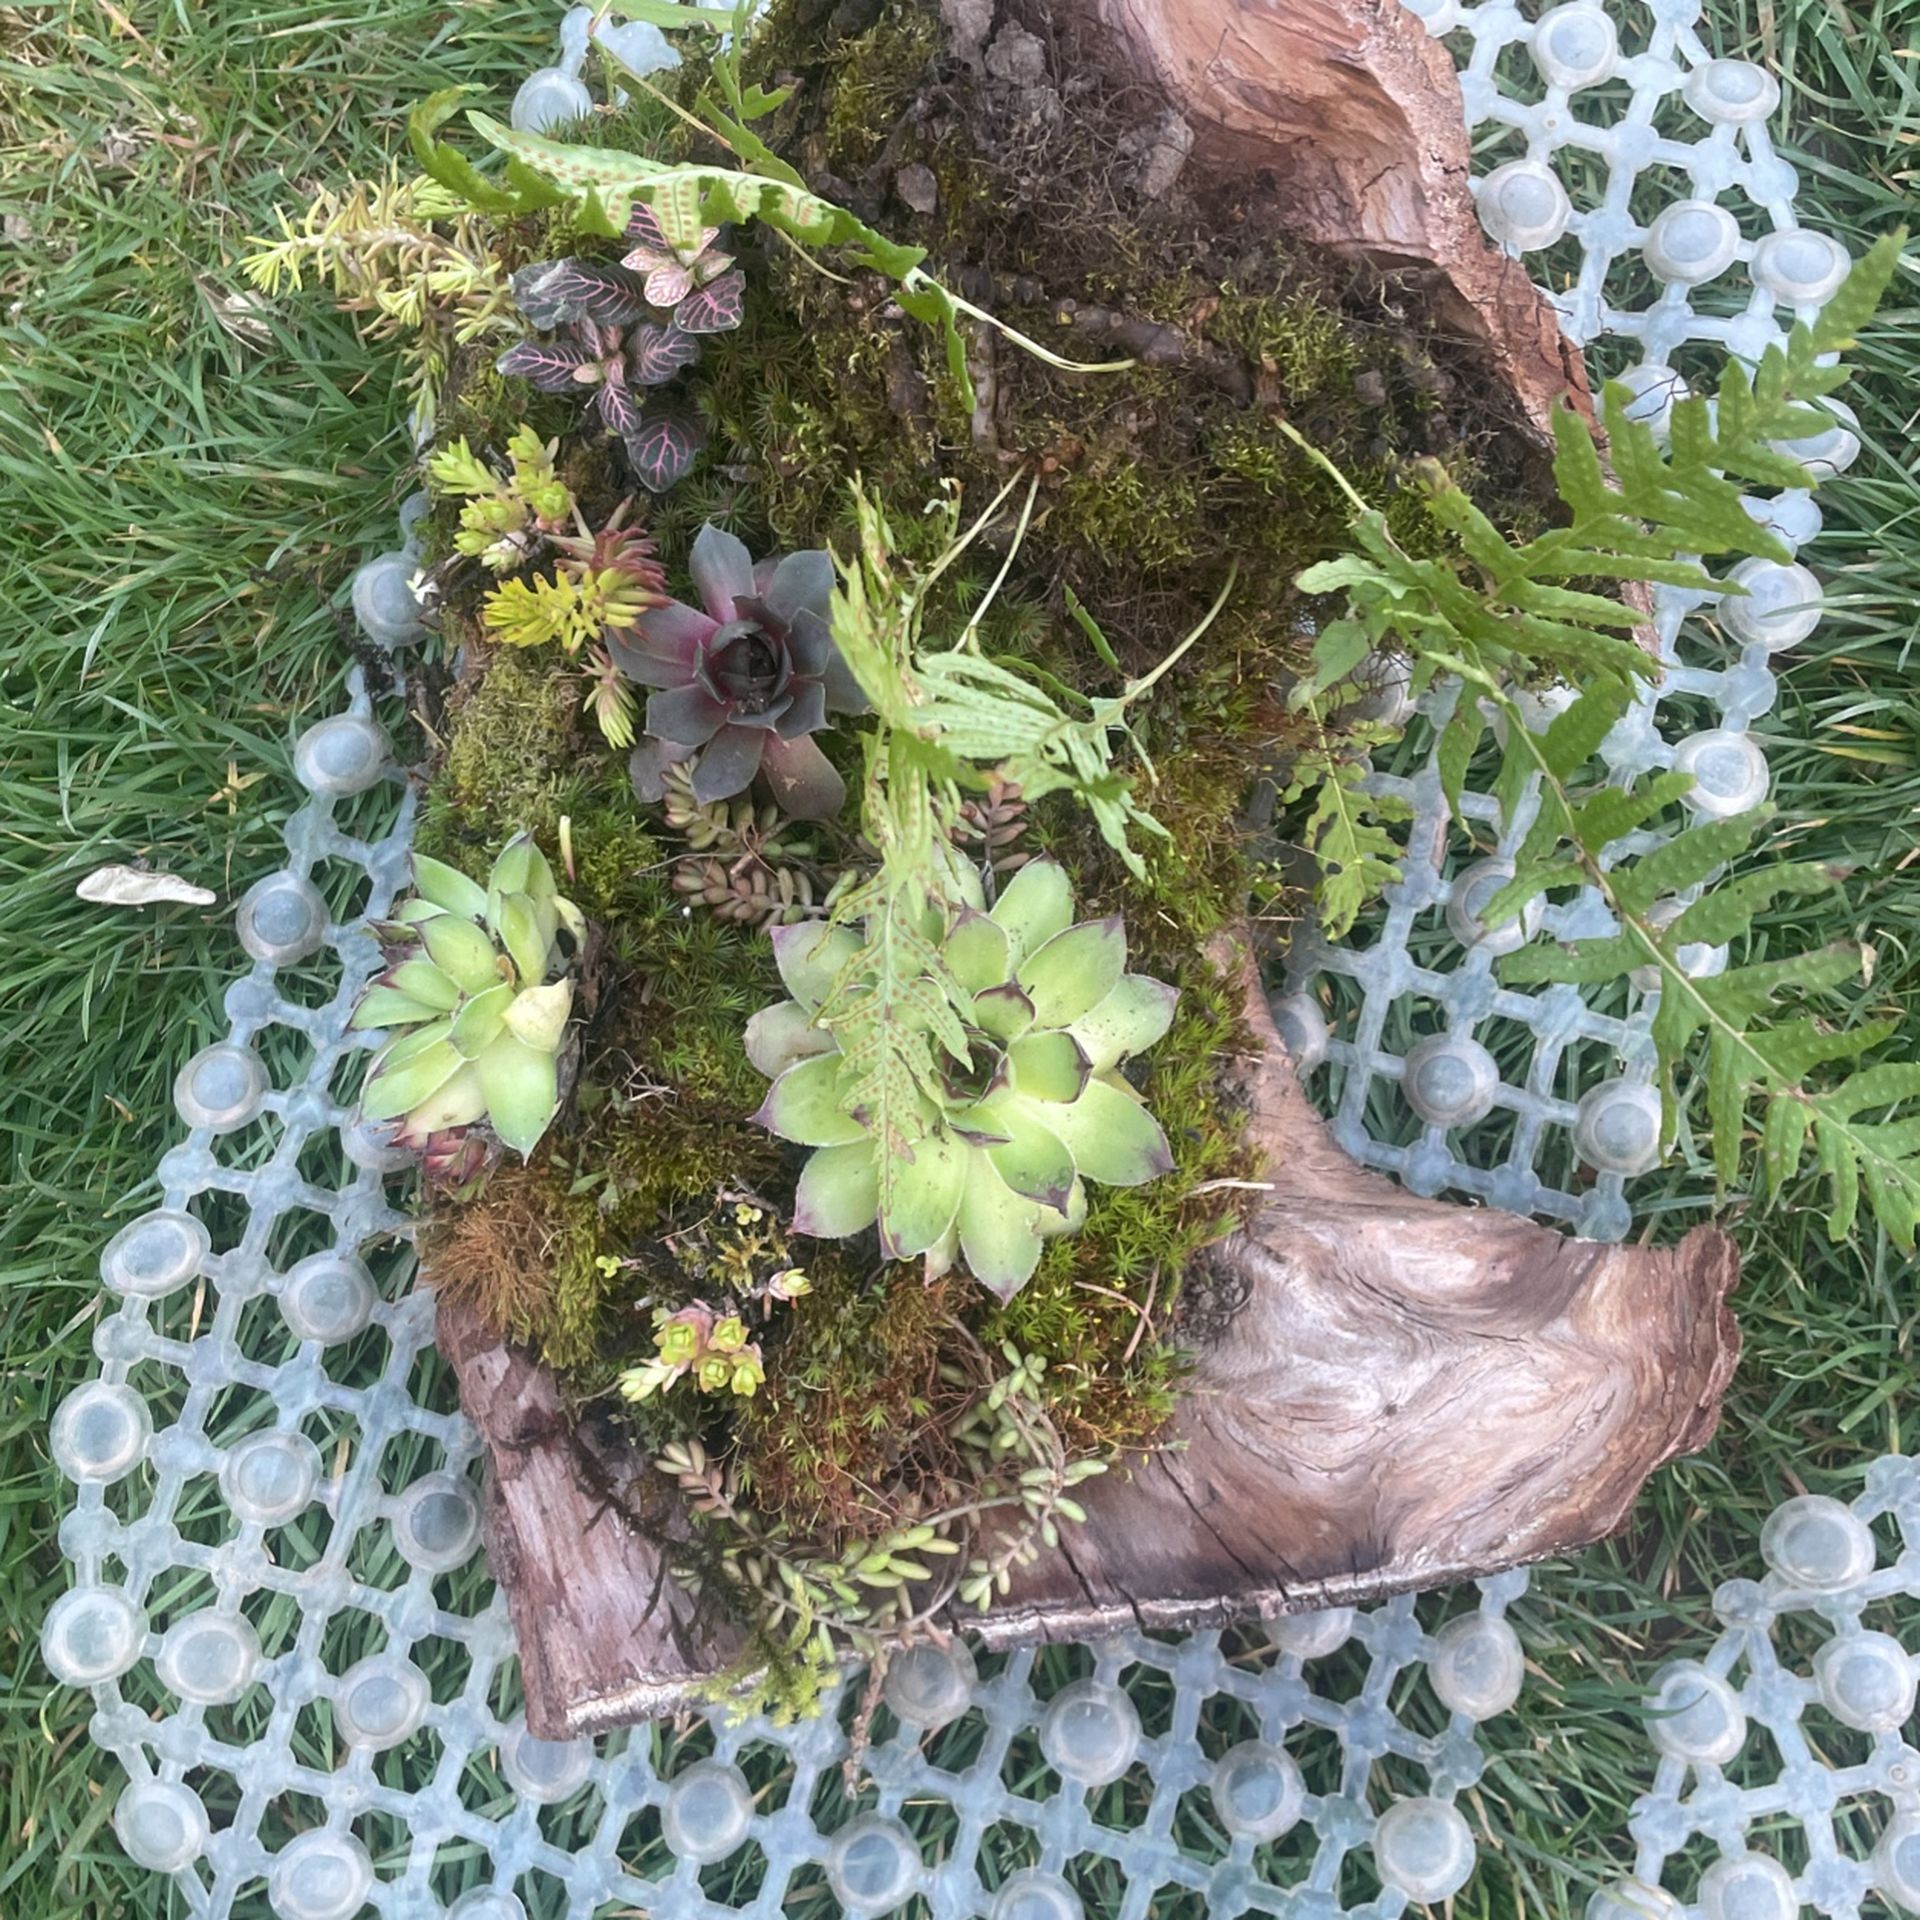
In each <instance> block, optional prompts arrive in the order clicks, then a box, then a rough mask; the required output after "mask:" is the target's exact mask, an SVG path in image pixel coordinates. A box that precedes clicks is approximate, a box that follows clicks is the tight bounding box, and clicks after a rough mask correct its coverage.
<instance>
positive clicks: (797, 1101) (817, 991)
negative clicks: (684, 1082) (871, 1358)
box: [747, 860, 1178, 1299]
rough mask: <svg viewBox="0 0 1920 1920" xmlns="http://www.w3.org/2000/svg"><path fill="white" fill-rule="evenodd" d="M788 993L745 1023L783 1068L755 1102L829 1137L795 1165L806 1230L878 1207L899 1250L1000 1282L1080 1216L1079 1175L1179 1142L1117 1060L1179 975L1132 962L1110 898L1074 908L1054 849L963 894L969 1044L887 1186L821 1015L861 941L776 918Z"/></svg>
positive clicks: (1011, 1289)
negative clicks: (980, 890)
mask: <svg viewBox="0 0 1920 1920" xmlns="http://www.w3.org/2000/svg"><path fill="white" fill-rule="evenodd" d="M773 940H774V949H775V956H776V959H777V961H778V963H779V967H780V977H781V979H782V980H783V981H784V982H785V983H786V987H787V991H788V992H789V993H790V994H792V996H793V998H792V999H790V1000H784V1001H781V1002H780V1003H779V1004H778V1005H775V1006H771V1007H767V1008H764V1009H763V1010H762V1011H761V1012H759V1013H757V1014H755V1015H754V1016H753V1018H752V1019H751V1020H750V1021H749V1022H748V1023H747V1053H748V1055H749V1057H750V1058H751V1059H752V1061H753V1063H754V1065H755V1066H757V1067H758V1068H759V1069H760V1071H761V1072H762V1073H764V1074H766V1075H767V1076H768V1077H769V1078H770V1079H772V1081H773V1086H772V1088H771V1090H770V1091H769V1092H768V1095H767V1099H766V1102H765V1104H764V1105H763V1106H762V1107H761V1109H760V1111H759V1113H758V1114H757V1115H756V1116H755V1118H756V1119H757V1120H758V1121H759V1122H760V1124H761V1125H763V1126H765V1127H767V1128H769V1129H770V1130H771V1131H772V1132H774V1133H777V1134H779V1135H780V1136H781V1137H782V1138H783V1139H787V1140H792V1141H795V1142H797V1143H798V1144H799V1145H801V1146H807V1147H813V1148H815V1149H817V1151H816V1152H815V1153H814V1154H813V1155H812V1157H811V1158H810V1159H809V1160H808V1161H807V1164H806V1167H805V1169H804V1171H803V1172H802V1173H801V1176H800V1184H799V1190H798V1194H797V1196H796V1200H795V1207H794V1221H793V1224H794V1230H795V1231H796V1232H798V1233H806V1234H813V1235H817V1236H820V1237H823V1238H840V1237H843V1236H845V1235H847V1234H853V1233H859V1232H861V1231H862V1230H863V1229H864V1228H867V1227H870V1226H873V1225H875V1224H876V1222H877V1223H878V1225H879V1228H880V1238H881V1244H882V1246H883V1248H884V1249H885V1251H886V1253H887V1255H888V1257H889V1258H891V1259H896V1260H906V1259H912V1258H914V1257H916V1256H919V1255H924V1256H925V1257H926V1262H927V1271H928V1274H929V1276H933V1275H938V1274H941V1273H944V1272H946V1271H947V1269H948V1268H949V1267H951V1266H952V1264H953V1262H954V1260H955V1258H956V1256H958V1257H961V1258H963V1259H964V1260H965V1262H966V1265H967V1268H968V1270H969V1271H970V1272H971V1273H972V1274H973V1276H974V1277H975V1278H976V1279H977V1280H979V1281H980V1282H981V1283H982V1284H983V1285H985V1286H988V1287H990V1288H992V1289H993V1291H994V1292H995V1293H997V1294H999V1295H1000V1297H1001V1298H1002V1299H1010V1298H1011V1297H1012V1296H1013V1295H1014V1294H1015V1293H1017V1292H1018V1291H1019V1290H1020V1288H1021V1287H1022V1286H1024V1285H1025V1284H1026V1282H1027V1281H1028V1280H1029V1279H1030V1278H1031V1277H1032V1274H1033V1270H1034V1268H1035V1266H1036V1265H1037V1264H1038V1262H1039V1259H1040V1249H1041V1244H1042V1242H1043V1241H1044V1240H1046V1239H1047V1238H1049V1237H1050V1236H1052V1235H1054V1234H1059V1233H1071V1232H1073V1231H1074V1230H1075V1229H1076V1228H1077V1227H1079V1226H1080V1225H1081V1224H1082V1222H1083V1221H1084V1220H1085V1218H1086V1211H1087V1197H1086V1186H1085V1182H1086V1181H1088V1180H1095V1181H1099V1182H1101V1183H1102V1184H1104V1185H1107V1186H1115V1187H1132V1186H1139V1185H1142V1184H1143V1183H1144V1182H1146V1181H1148V1180H1152V1179H1154V1178H1155V1177H1156V1176H1158V1175H1160V1174H1163V1173H1166V1172H1168V1171H1169V1170H1170V1169H1171V1168H1172V1165H1173V1156H1172V1154H1171V1152H1170V1151H1169V1150H1168V1146H1167V1138H1166V1135H1165V1134H1164V1133H1163V1132H1162V1131H1161V1128H1160V1125H1159V1122H1158V1121H1156V1120H1155V1119H1154V1118H1153V1116H1152V1115H1151V1114H1150V1113H1149V1112H1148V1111H1147V1109H1146V1106H1145V1104H1144V1102H1143V1101H1142V1100H1141V1098H1140V1096H1139V1094H1137V1093H1136V1092H1135V1091H1134V1089H1133V1088H1132V1087H1131V1086H1130V1085H1129V1084H1128V1083H1127V1080H1126V1078H1125V1076H1124V1075H1123V1074H1122V1073H1121V1071H1120V1065H1121V1062H1122V1061H1124V1060H1125V1059H1126V1058H1127V1057H1128V1056H1129V1055H1131V1054H1135V1053H1138V1052H1140V1051H1142V1050H1143V1049H1144V1048H1147V1047H1150V1046H1152V1045H1153V1043H1154V1042H1155V1041H1156V1040H1158V1039H1160V1038H1161V1037H1162V1036H1163V1035H1164V1034H1165V1033H1166V1031H1167V1029H1168V1027H1169V1026H1170V1025H1171V1024H1172V1021H1173V1010H1174V1003H1175V1001H1176V999H1177V998H1178V994H1177V992H1176V990H1175V989H1174V988H1172V987H1170V986H1168V985H1166V984H1165V983H1164V982H1162V981H1159V980H1153V979H1150V978H1148V977H1147V976H1146V975H1144V974H1138V973H1129V972H1128V971H1127V940H1126V930H1125V927H1124V926H1123V924H1122V923H1121V921H1120V919H1119V917H1118V916H1117V915H1116V916H1114V917H1113V918H1111V919H1106V920H1086V921H1081V922H1079V923H1077V924H1076V923H1075V922H1074V918H1073V889H1072V887H1071V886H1070V885H1069V883H1068V880H1067V876H1066V874H1065V872H1064V871H1063V869H1062V868H1060V867H1059V866H1058V865H1057V864H1055V863H1054V862H1052V861H1050V860H1036V861H1033V862H1031V863H1030V864H1029V865H1027V866H1025V867H1023V868H1022V869H1021V870H1020V872H1019V873H1018V874H1016V875H1015V876H1014V878H1013V880H1012V881H1011V882H1010V883H1009V884H1008V886H1007V887H1006V889H1005V891H1004V892H1003V893H1002V894H1001V896H1000V898H999V900H998V901H997V902H996V904H995V905H994V907H993V909H992V910H991V911H990V912H985V913H983V912H979V911H977V910H975V909H973V908H962V909H960V911H959V912H958V913H957V914H956V915H955V917H954V918H953V920H952V922H951V924H950V926H949V927H948V930H947V933H946V937H945V940H944V943H943V946H942V957H943V959H944V960H945V962H946V965H947V967H948V968H949V969H950V970H951V972H952V974H953V976H954V978H955V979H956V980H957V981H958V982H959V984H960V986H961V987H962V988H963V989H964V990H965V992H966V994H967V996H968V997H969V999H970V1002H971V1017H970V1018H969V1019H968V1020H967V1023H966V1024H967V1028H968V1034H967V1038H968V1042H969V1048H970V1058H969V1059H968V1060H967V1061H965V1062H959V1061H951V1060H950V1061H947V1062H946V1063H945V1072H944V1077H943V1081H942V1084H941V1086H940V1087H939V1089H938V1092H937V1097H936V1098H933V1099H930V1100H929V1101H928V1102H927V1110H926V1112H925V1113H924V1114H923V1116H922V1117H923V1120H924V1122H925V1131H924V1134H923V1136H922V1137H921V1138H919V1139H918V1140H916V1141H915V1142H914V1143H913V1146H912V1150H911V1155H912V1157H911V1158H910V1159H908V1158H906V1157H905V1156H904V1155H903V1156H902V1159H901V1162H900V1164H898V1165H897V1166H896V1167H895V1168H894V1170H893V1192H892V1195H891V1197H890V1199H889V1202H888V1204H887V1206H886V1208H885V1209H884V1210H883V1209H882V1207H881V1203H880V1168H879V1161H878V1156H879V1154H880V1151H881V1146H880V1142H879V1141H878V1139H877V1138H876V1137H875V1135H874V1134H873V1133H872V1132H871V1131H870V1130H869V1129H868V1127H867V1125H866V1124H865V1122H864V1120H863V1117H862V1115H861V1114H860V1113H859V1112H857V1111H851V1110H849V1106H848V1102H847V1100H846V1098H845V1096H844V1070H845V1063H844V1061H843V1059H842V1057H841V1054H840V1051H839V1046H838V1043H837V1042H836V1041H835V1039H834V1037H833V1035H832V1034H831V1033H829V1032H827V1031H826V1030H825V1029H824V1028H822V1027H820V1026H818V1025H816V1024H815V1019H814V1016H815V1015H816V1013H817V1012H818V1011H819V1009H820V1007H821V1004H822V1002H823V1001H824V1000H825V999H826V997H827V995H828V993H829V991H830V990H831V988H832V986H833V984H834V982H835V980H836V979H837V978H838V976H839V974H840V972H841V970H842V969H843V968H844V967H845V966H846V964H847V962H848V960H849V959H851V958H852V957H853V955H854V954H855V953H856V952H857V951H858V950H859V941H858V940H857V938H856V937H855V935H854V934H853V933H852V932H850V931H849V930H848V929H846V928H844V927H830V926H826V925H822V924H819V923H814V924H809V925H804V926H797V927H781V928H776V929H775V930H774V934H773Z"/></svg>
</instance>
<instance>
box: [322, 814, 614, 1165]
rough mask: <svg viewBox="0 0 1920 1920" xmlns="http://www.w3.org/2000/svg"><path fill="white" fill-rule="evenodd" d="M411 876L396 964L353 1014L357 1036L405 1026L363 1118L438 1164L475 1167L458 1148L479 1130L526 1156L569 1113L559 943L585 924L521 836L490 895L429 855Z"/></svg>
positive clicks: (378, 1068)
mask: <svg viewBox="0 0 1920 1920" xmlns="http://www.w3.org/2000/svg"><path fill="white" fill-rule="evenodd" d="M413 867H414V883H415V885H416V886H417V888H418V889H419V891H418V892H417V893H416V894H415V896H414V897H413V898H412V899H410V900H408V901H406V902H404V903H403V904H402V905H401V906H400V908H399V909H398V910H397V911H396V912H395V914H394V917H393V925H394V931H395V933H396V935H397V936H398V937H397V939H396V942H395V948H396V951H395V954H394V960H393V964H392V965H391V966H390V967H389V968H388V969H387V971H386V972H385V973H384V974H382V975H381V976H380V977H379V978H378V979H377V980H375V981H374V982H373V983H372V984H371V985H370V986H369V987H368V989H367V991H366V993H365V994H364V995H363V996H362V998H361V1001H360V1005H359V1006H358V1007H357V1008H356V1009H355V1010H354V1015H353V1024H354V1026H355V1027H357V1028H361V1029H363V1030H364V1029H366V1028H370V1027H371V1028H388V1027H390V1028H398V1029H401V1031H399V1032H396V1033H395V1034H394V1035H393V1037H392V1038H390V1039H389V1040H387V1041H386V1043H385V1044H384V1045H383V1046H382V1047H381V1048H380V1051H379V1052H378V1053H377V1054H376V1055H375V1056H374V1063H373V1070H372V1072H371V1074H370V1075H369V1076H368V1080H367V1086H366V1091H365V1093H364V1094H363V1095H362V1097H361V1111H362V1112H363V1114H364V1115H365V1116H366V1118H367V1119H369V1120H376V1121H378V1120H397V1121H398V1122H399V1123H400V1125H399V1131H398V1138H399V1139H400V1141H401V1142H402V1143H403V1144H405V1145H407V1146H409V1147H412V1148H413V1149H415V1150H416V1151H417V1152H421V1153H424V1154H426V1155H427V1157H428V1159H429V1162H430V1164H431V1165H437V1166H442V1167H445V1166H465V1165H468V1164H470V1161H471V1156H469V1155H467V1154H465V1153H463V1152H461V1151H459V1150H458V1149H459V1145H460V1143H461V1138H462V1136H463V1135H464V1133H465V1130H467V1129H469V1128H472V1127H473V1126H474V1125H475V1123H477V1122H478V1121H480V1120H483V1119H484V1120H485V1121H486V1122H487V1123H488V1124H489V1125H490V1126H491V1127H492V1129H493V1131H494V1133H495V1134H497V1135H498V1136H499V1138H500V1139H501V1140H502V1141H503V1142H504V1143H505V1144H506V1145H507V1146H509V1147H512V1148H514V1149H515V1150H516V1151H517V1152H519V1153H521V1154H529V1153H531V1152H532V1151H533V1149H534V1148H535V1146H537V1145H538V1144H539V1141H540V1136H541V1135H542V1134H543V1133H545V1132H546V1130H547V1127H548V1125H549V1123H550V1122H551V1121H552V1119H553V1116H554V1113H555V1111H556V1110H557V1109H558V1107H559V1104H560V1089H559V1059H560V1050H561V1047H562V1045H563V1043H564V1041H565V1038H566V1030H567V1020H568V1017H569V1016H570V1014H571V1013H572V1011H573V982H572V980H571V979H569V978H567V977H566V966H567V951H566V949H565V947H563V945H562V943H561V935H562V934H563V933H564V934H565V935H567V937H568V939H569V940H570V941H571V942H572V943H573V944H574V945H575V946H577V945H578V944H579V942H580V941H581V939H582V938H583V937H584V935H585V933H586V921H585V919H584V918H583V917H582V915H581V913H580V910H579V908H578V907H576V906H575V905H574V904H573V902H572V901H571V900H567V899H563V898H562V897H561V895H560V891H559V888H558V887H557V885H556V884H555V881H554V877H553V869H552V868H551V867H550V866H549V865H548V864H547V860H546V856H545V855H544V854H542V853H541V851H540V849H539V848H538V847H537V846H535V845H534V843H533V840H532V838H531V837H530V836H529V835H527V834H524V833H523V834H518V835H516V836H515V837H514V838H513V839H512V840H510V841H508V843H507V844H506V846H505V847H503V848H502V849H501V852H500V857H499V858H498V859H497V860H495V862H494V863H493V871H492V872H491V873H490V874H489V875H488V876H487V884H486V886H485V887H481V886H480V885H479V884H478V883H477V882H475V881H472V880H469V879H468V878H467V876H466V875H465V874H464V873H460V872H458V871H457V870H456V869H455V868H453V867H450V866H447V865H446V864H445V863H444V862H442V861H439V860H430V859H428V858H427V857H426V856H425V855H424V854H416V855H415V856H414V862H413Z"/></svg>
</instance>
